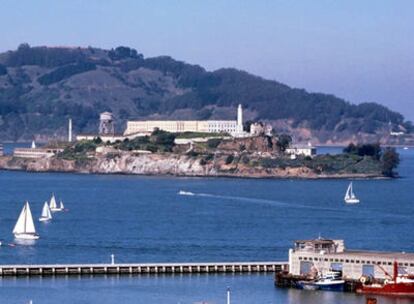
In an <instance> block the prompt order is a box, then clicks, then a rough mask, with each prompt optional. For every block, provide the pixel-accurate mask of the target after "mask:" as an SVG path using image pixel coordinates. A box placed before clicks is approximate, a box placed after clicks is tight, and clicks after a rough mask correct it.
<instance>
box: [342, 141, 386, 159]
mask: <svg viewBox="0 0 414 304" xmlns="http://www.w3.org/2000/svg"><path fill="white" fill-rule="evenodd" d="M343 151H344V153H347V154H355V155H359V156H371V157H373V158H375V159H376V160H379V159H380V158H381V146H380V144H379V143H375V144H358V145H354V144H353V143H350V144H349V145H348V147H346V148H345V149H344V150H343Z"/></svg>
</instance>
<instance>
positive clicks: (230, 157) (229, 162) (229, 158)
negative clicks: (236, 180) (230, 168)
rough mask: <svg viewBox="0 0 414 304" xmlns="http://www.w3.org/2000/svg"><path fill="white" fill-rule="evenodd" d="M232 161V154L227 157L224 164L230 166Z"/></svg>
mask: <svg viewBox="0 0 414 304" xmlns="http://www.w3.org/2000/svg"><path fill="white" fill-rule="evenodd" d="M233 161H234V156H233V155H232V154H230V155H227V157H226V160H225V163H226V165H230V164H231V163H232V162H233Z"/></svg>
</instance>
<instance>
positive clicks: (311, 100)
mask: <svg viewBox="0 0 414 304" xmlns="http://www.w3.org/2000/svg"><path fill="white" fill-rule="evenodd" d="M138 69H141V71H142V70H145V71H146V72H145V73H141V72H137V73H136V74H134V77H131V74H130V73H129V72H134V71H138ZM90 70H95V71H96V73H94V76H93V77H92V76H91V75H88V74H87V73H85V72H87V71H90ZM74 75H78V76H77V77H78V78H79V79H81V81H80V82H79V81H74V78H73V76H74ZM0 77H1V81H0V115H1V117H0V119H1V120H0V122H1V124H0V136H2V138H3V139H13V140H17V139H22V138H26V139H27V138H32V136H33V135H34V134H46V135H52V134H53V135H55V134H56V133H58V134H60V135H63V134H64V133H65V132H66V123H67V118H68V117H74V118H75V117H76V119H74V124H75V125H74V128H75V129H76V130H77V132H78V133H88V132H96V126H97V119H98V114H99V112H101V111H106V110H109V111H112V112H114V114H115V117H116V118H117V121H116V123H117V126H123V123H124V122H125V120H126V119H132V118H137V117H140V118H144V117H146V116H149V115H162V116H165V117H177V116H176V114H177V112H179V111H181V110H185V111H187V113H188V115H187V116H188V119H190V118H194V119H208V118H210V117H213V118H214V115H216V116H217V115H222V114H223V113H225V112H220V111H217V112H216V110H217V109H222V110H223V109H226V110H225V111H229V112H228V113H234V112H230V111H232V110H231V109H235V107H236V106H237V104H238V103H241V104H243V105H244V106H245V107H246V108H248V110H249V111H251V113H256V114H257V115H256V117H254V119H255V120H270V121H272V120H277V119H289V121H291V122H292V123H293V127H297V126H301V127H306V128H311V129H312V130H323V131H326V132H332V133H338V132H340V133H347V134H355V133H357V132H365V133H371V134H372V133H381V132H383V130H384V129H385V128H387V127H388V124H389V123H391V126H392V128H393V130H400V129H402V130H403V131H407V132H410V131H414V127H413V125H412V124H411V123H410V122H408V121H405V120H404V118H403V116H402V115H401V114H399V113H396V112H393V111H391V110H389V109H387V108H386V107H384V106H381V105H378V104H375V103H362V104H359V105H353V104H350V103H349V102H346V101H344V100H342V99H340V98H337V97H335V96H332V95H326V94H320V93H309V92H306V91H305V90H301V89H295V88H290V87H289V86H286V85H284V84H281V83H279V82H276V81H270V80H265V79H263V78H260V77H257V76H254V75H251V74H249V73H246V72H243V71H239V70H235V69H220V70H216V71H213V72H208V71H206V70H205V69H203V68H202V67H200V66H197V65H190V64H187V63H185V62H181V61H176V60H174V59H172V58H171V57H168V56H161V57H155V58H144V57H143V55H142V54H140V53H138V52H137V51H136V50H134V49H132V48H129V47H126V46H119V47H117V48H115V49H112V50H102V49H96V48H48V47H30V46H29V45H28V44H22V45H20V46H19V47H18V49H17V50H15V51H10V52H6V53H2V54H0ZM101 80H104V81H101ZM100 83H103V85H99V84H100ZM51 84H53V86H52V85H51ZM85 84H90V85H91V86H90V88H91V89H90V90H89V91H88V92H87V93H86V92H85ZM92 84H94V85H92ZM114 86H116V87H117V90H112V89H111V88H113V87H114ZM121 101H122V102H121ZM217 113H218V114H217ZM220 113H221V114H220ZM229 115H230V114H229ZM232 115H234V114H232ZM229 118H230V117H229ZM249 126H250V123H249V122H248V123H246V127H247V128H249ZM400 126H401V127H400ZM118 131H120V130H118ZM193 135H197V136H203V135H201V134H192V135H186V134H179V135H178V137H179V138H187V137H186V136H193ZM210 135H211V134H210ZM220 135H222V134H220ZM284 147H285V145H282V146H281V147H280V148H281V149H282V150H283V149H284Z"/></svg>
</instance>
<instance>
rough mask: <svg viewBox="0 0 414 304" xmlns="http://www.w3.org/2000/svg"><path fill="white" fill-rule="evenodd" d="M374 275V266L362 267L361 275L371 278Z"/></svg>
mask: <svg viewBox="0 0 414 304" xmlns="http://www.w3.org/2000/svg"><path fill="white" fill-rule="evenodd" d="M374 274H375V269H374V265H362V275H365V276H372V277H373V276H374Z"/></svg>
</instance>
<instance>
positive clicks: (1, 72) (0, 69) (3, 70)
mask: <svg viewBox="0 0 414 304" xmlns="http://www.w3.org/2000/svg"><path fill="white" fill-rule="evenodd" d="M6 74H7V68H6V67H5V66H4V65H2V64H0V76H3V75H6Z"/></svg>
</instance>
